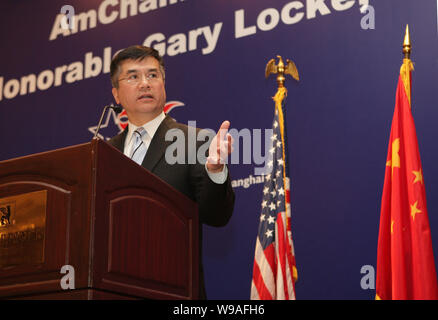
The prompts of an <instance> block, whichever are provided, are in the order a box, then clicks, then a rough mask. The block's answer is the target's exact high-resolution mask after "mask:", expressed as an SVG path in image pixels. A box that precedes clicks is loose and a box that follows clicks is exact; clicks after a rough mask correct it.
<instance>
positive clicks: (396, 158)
mask: <svg viewBox="0 0 438 320" xmlns="http://www.w3.org/2000/svg"><path fill="white" fill-rule="evenodd" d="M399 151H400V138H397V139H395V140H394V141H393V142H392V156H391V168H392V173H394V168H400V155H399V154H398V153H399Z"/></svg>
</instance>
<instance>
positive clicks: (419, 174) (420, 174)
mask: <svg viewBox="0 0 438 320" xmlns="http://www.w3.org/2000/svg"><path fill="white" fill-rule="evenodd" d="M421 171H422V169H421V168H420V171H415V170H414V171H412V173H413V174H415V180H414V183H416V182H418V181H420V182H421V184H423V172H421Z"/></svg>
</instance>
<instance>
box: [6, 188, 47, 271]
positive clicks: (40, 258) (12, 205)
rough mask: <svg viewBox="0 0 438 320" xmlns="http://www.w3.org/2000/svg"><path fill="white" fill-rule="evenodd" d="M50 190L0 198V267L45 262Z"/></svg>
mask: <svg viewBox="0 0 438 320" xmlns="http://www.w3.org/2000/svg"><path fill="white" fill-rule="evenodd" d="M46 208H47V191H46V190H42V191H36V192H30V193H25V194H20V195H16V196H11V197H7V198H1V199H0V268H1V269H5V268H8V267H13V266H17V265H35V264H41V263H43V262H44V238H45V228H46Z"/></svg>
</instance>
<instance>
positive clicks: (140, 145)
mask: <svg viewBox="0 0 438 320" xmlns="http://www.w3.org/2000/svg"><path fill="white" fill-rule="evenodd" d="M146 134H147V132H146V130H145V129H144V128H143V127H139V128H137V130H135V131H134V138H135V141H134V145H133V147H132V153H131V159H132V160H134V161H135V162H137V163H138V164H139V165H141V163H142V162H143V159H144V156H145V155H146V150H147V149H146V145H145V144H144V142H143V137H144V136H145V135H146Z"/></svg>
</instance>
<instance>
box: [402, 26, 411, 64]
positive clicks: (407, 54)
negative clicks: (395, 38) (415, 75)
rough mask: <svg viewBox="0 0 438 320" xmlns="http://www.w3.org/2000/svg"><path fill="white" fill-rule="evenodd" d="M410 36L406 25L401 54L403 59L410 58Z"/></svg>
mask: <svg viewBox="0 0 438 320" xmlns="http://www.w3.org/2000/svg"><path fill="white" fill-rule="evenodd" d="M411 48H412V46H411V36H410V34H409V25H408V24H407V25H406V33H405V40H404V41H403V54H404V55H405V59H410V57H411Z"/></svg>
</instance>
